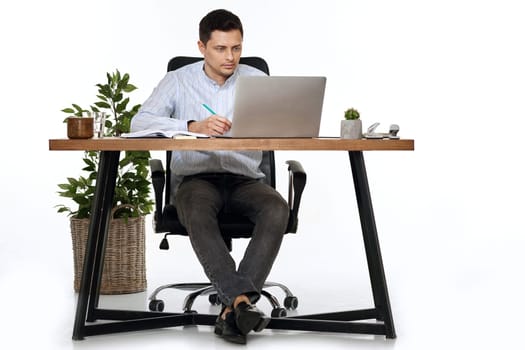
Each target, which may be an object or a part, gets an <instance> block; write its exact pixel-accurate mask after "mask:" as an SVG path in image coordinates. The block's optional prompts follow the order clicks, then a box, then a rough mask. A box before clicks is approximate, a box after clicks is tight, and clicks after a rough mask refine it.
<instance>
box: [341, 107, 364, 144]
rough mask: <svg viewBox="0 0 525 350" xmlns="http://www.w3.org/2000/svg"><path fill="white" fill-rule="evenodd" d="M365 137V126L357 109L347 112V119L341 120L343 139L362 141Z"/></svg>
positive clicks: (350, 109) (349, 109)
mask: <svg viewBox="0 0 525 350" xmlns="http://www.w3.org/2000/svg"><path fill="white" fill-rule="evenodd" d="M362 137H363V124H362V122H361V119H360V115H359V112H358V111H357V109H355V108H348V109H347V110H346V111H345V119H344V120H341V138H343V139H360V138H362Z"/></svg>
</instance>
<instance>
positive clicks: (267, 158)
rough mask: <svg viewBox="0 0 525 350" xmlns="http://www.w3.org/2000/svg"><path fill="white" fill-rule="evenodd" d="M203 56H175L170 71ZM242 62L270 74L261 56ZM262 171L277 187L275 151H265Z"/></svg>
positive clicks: (168, 161)
mask: <svg viewBox="0 0 525 350" xmlns="http://www.w3.org/2000/svg"><path fill="white" fill-rule="evenodd" d="M202 60H203V58H202V57H191V56H175V57H173V58H172V59H170V61H169V62H168V72H170V71H173V70H177V69H179V68H181V67H184V66H186V65H188V64H192V63H195V62H198V61H202ZM239 63H240V64H246V65H249V66H252V67H254V68H257V69H259V70H260V71H262V72H264V73H266V74H267V75H270V69H269V67H268V64H267V63H266V61H265V60H264V59H263V58H261V57H255V56H253V57H241V60H240V62H239ZM170 164H171V151H167V152H166V192H165V203H169V202H170V194H171V169H170V168H171V167H170ZM260 169H261V171H262V172H263V173H264V175H265V179H264V181H265V182H266V183H267V184H268V185H270V186H272V187H273V188H275V155H274V152H273V151H263V157H262V161H261V165H260Z"/></svg>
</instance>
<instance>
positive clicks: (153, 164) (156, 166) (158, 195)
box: [149, 159, 166, 222]
mask: <svg viewBox="0 0 525 350" xmlns="http://www.w3.org/2000/svg"><path fill="white" fill-rule="evenodd" d="M149 166H150V169H151V183H152V184H153V192H154V193H155V215H154V218H155V222H159V221H160V219H161V218H162V207H163V203H162V202H163V199H162V197H163V196H162V194H163V193H164V186H165V184H166V173H165V171H164V166H163V165H162V161H161V160H160V159H150V161H149Z"/></svg>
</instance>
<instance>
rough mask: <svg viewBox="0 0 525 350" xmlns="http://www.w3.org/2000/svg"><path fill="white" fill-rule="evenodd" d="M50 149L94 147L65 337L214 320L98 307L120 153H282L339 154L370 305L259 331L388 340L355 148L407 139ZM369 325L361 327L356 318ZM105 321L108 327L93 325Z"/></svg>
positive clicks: (410, 145)
mask: <svg viewBox="0 0 525 350" xmlns="http://www.w3.org/2000/svg"><path fill="white" fill-rule="evenodd" d="M49 149H50V150H52V151H84V150H97V151H101V153H100V164H99V169H98V175H97V184H96V191H95V200H94V203H93V210H92V213H93V215H92V217H91V220H90V226H89V232H88V241H87V247H86V255H85V258H84V259H85V260H84V270H83V273H82V279H81V284H80V291H79V296H78V303H77V309H76V316H75V322H74V326H73V339H75V340H79V339H83V338H84V337H85V336H90V335H97V334H108V333H116V332H126V331H135V330H144V329H153V328H163V327H174V326H183V325H189V324H191V325H210V326H211V325H214V323H215V319H216V317H217V316H216V315H204V314H198V313H195V314H184V313H168V312H149V311H132V310H113V309H100V308H99V307H98V300H99V289H100V277H101V275H102V267H103V261H102V260H103V257H104V247H105V242H106V238H107V231H108V224H109V216H110V211H111V205H112V199H113V194H114V191H115V180H116V175H117V169H118V161H119V157H120V151H133V150H136V151H138V150H149V151H154V150H175V149H176V150H276V151H279V150H287V151H291V150H293V151H302V150H308V151H347V152H348V154H349V158H350V165H351V168H352V178H353V181H354V189H355V193H356V199H357V204H358V208H359V217H360V220H361V229H362V233H363V240H364V245H365V252H366V257H367V263H368V271H369V275H370V282H371V287H372V293H373V297H374V307H373V308H370V309H362V310H351V311H342V312H333V313H323V314H315V315H300V316H294V317H283V318H272V320H271V321H270V323H269V325H268V327H267V328H270V329H289V330H303V331H323V332H343V333H362V334H376V335H385V336H386V337H387V338H395V337H396V334H395V329H394V321H393V318H392V311H391V308H390V300H389V297H388V290H387V285H386V279H385V273H384V268H383V261H382V257H381V251H380V248H379V240H378V237H377V229H376V224H375V218H374V212H373V207H372V200H371V198H370V189H369V185H368V177H367V174H366V168H365V163H364V158H363V151H413V150H414V140H341V139H335V138H334V139H330V138H327V139H216V138H211V139H196V140H191V139H190V140H188V139H184V140H177V139H121V138H104V139H88V140H69V139H51V140H49ZM374 319H375V320H376V322H361V321H363V320H374ZM97 320H104V321H106V320H111V321H113V322H101V323H92V324H86V322H95V321H97Z"/></svg>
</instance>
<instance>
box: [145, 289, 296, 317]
mask: <svg viewBox="0 0 525 350" xmlns="http://www.w3.org/2000/svg"><path fill="white" fill-rule="evenodd" d="M270 287H278V288H280V289H281V290H282V291H283V292H284V293H285V295H286V296H285V298H284V301H283V305H284V308H283V307H281V304H280V303H279V301H278V300H277V298H276V297H275V296H274V295H272V294H271V293H269V292H268V291H267V290H266V288H270ZM263 288H264V289H263V290H262V291H261V295H262V296H264V297H265V298H266V299H267V300H268V301H269V302H270V304H271V306H272V317H285V316H286V315H287V313H286V309H288V310H295V309H297V307H298V305H299V300H298V299H297V297H296V296H294V295H293V294H292V292H291V291H290V289H288V287H286V286H285V285H284V284H281V283H276V282H266V283H264V286H263ZM165 289H179V290H186V291H192V292H191V293H190V294H188V295H187V296H186V298H185V299H184V302H183V306H182V310H183V312H184V313H194V312H195V311H193V310H192V307H193V303H194V301H195V299H197V297H199V296H204V295H208V300H209V302H210V304H212V305H220V304H221V302H220V300H219V297H218V295H217V291H216V290H215V287H213V286H212V285H211V283H173V284H166V285H163V286H160V287H158V288H157V289H155V291H153V293H152V294H151V295H150V297H149V300H150V302H149V309H150V310H151V311H159V312H162V311H163V310H164V301H162V300H161V299H158V298H157V295H158V294H159V293H160V292H161V291H163V290H165Z"/></svg>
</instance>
